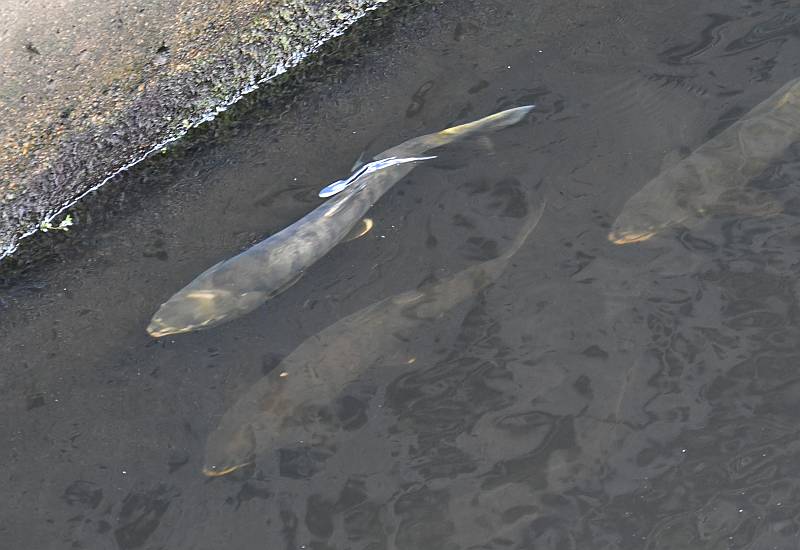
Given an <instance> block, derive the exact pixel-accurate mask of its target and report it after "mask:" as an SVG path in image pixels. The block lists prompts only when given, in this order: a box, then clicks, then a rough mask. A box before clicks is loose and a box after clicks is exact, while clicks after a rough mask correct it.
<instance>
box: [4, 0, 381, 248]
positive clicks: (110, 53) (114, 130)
mask: <svg viewBox="0 0 800 550" xmlns="http://www.w3.org/2000/svg"><path fill="white" fill-rule="evenodd" d="M387 1H388V0H282V1H281V0H181V1H179V2H177V3H176V2H174V1H171V0H145V1H143V2H137V3H135V4H130V3H128V2H123V1H122V0H102V1H101V0H82V1H81V2H74V1H68V0H61V1H59V0H30V1H29V2H27V3H11V4H8V5H5V6H0V20H2V21H7V22H10V25H8V26H7V28H6V29H5V30H4V31H0V70H2V80H0V120H2V127H0V136H2V137H1V138H0V139H1V142H2V144H3V146H2V148H0V258H2V257H5V256H7V255H8V254H10V253H11V252H13V251H14V250H15V249H16V247H17V246H18V244H19V241H20V239H22V238H24V237H25V236H27V235H30V234H32V233H33V232H35V231H37V229H38V228H40V227H41V226H42V225H43V224H48V223H53V224H57V223H58V221H59V220H58V216H59V215H62V214H63V213H64V211H65V210H66V209H67V208H68V207H69V206H70V205H72V204H74V203H75V202H76V201H78V200H80V198H82V197H83V196H85V195H86V194H87V193H89V192H91V191H92V190H94V189H96V188H97V187H99V186H101V185H103V184H104V183H106V182H108V181H109V180H110V179H111V178H113V176H114V175H115V174H116V173H118V172H119V171H121V170H124V169H125V168H126V167H129V166H130V165H131V164H134V163H136V162H138V161H140V160H142V159H143V158H145V157H147V156H148V155H149V154H151V153H152V152H154V151H157V150H158V149H159V148H161V147H162V146H163V145H164V144H166V143H168V142H170V141H172V140H174V139H177V138H179V137H180V136H182V135H183V134H184V133H185V132H186V131H187V130H188V129H190V128H192V127H194V126H197V125H199V124H201V123H203V122H205V121H207V120H210V119H212V118H213V117H214V116H215V115H216V114H218V113H219V112H220V111H222V110H224V109H226V108H227V107H228V106H230V105H231V104H232V103H235V102H236V101H237V100H238V99H239V98H240V97H242V95H243V94H246V93H248V92H249V91H252V90H253V89H255V88H256V87H257V86H258V84H259V83H262V82H264V81H266V80H269V79H270V78H272V77H274V76H275V75H277V74H280V73H282V72H284V71H285V70H286V69H287V68H289V67H291V66H293V65H296V64H297V63H299V62H300V61H301V60H302V59H303V58H304V57H306V56H307V55H309V54H310V53H313V52H314V51H315V50H316V49H318V48H319V47H320V46H321V45H322V44H323V43H325V42H326V41H327V40H328V39H330V38H333V37H335V36H338V35H339V34H341V33H342V32H344V31H345V30H346V29H347V28H348V27H349V26H350V25H352V24H353V23H354V22H355V21H357V20H358V19H359V18H361V17H362V16H363V15H364V14H365V13H367V12H368V11H369V10H371V9H374V8H376V7H377V6H379V5H381V4H385V3H387Z"/></svg>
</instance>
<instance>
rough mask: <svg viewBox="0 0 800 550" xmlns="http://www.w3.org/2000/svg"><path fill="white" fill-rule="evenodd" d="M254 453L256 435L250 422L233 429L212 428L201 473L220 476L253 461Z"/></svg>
mask: <svg viewBox="0 0 800 550" xmlns="http://www.w3.org/2000/svg"><path fill="white" fill-rule="evenodd" d="M255 455H256V437H255V433H254V432H253V427H252V426H251V425H250V424H244V425H241V426H237V427H235V428H233V429H224V428H223V427H220V428H217V429H216V430H214V431H213V432H212V433H211V435H210V436H209V437H208V442H207V443H206V456H205V461H204V462H203V474H204V475H206V476H208V477H221V476H225V475H228V474H231V473H233V472H235V471H236V470H239V469H240V468H244V467H245V466H248V465H250V464H252V463H253V460H255Z"/></svg>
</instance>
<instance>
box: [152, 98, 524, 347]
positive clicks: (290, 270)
mask: <svg viewBox="0 0 800 550" xmlns="http://www.w3.org/2000/svg"><path fill="white" fill-rule="evenodd" d="M532 109H533V105H526V106H523V107H516V108H514V109H508V110H505V111H501V112H498V113H495V114H493V115H489V116H487V117H484V118H482V119H480V120H476V121H474V122H469V123H466V124H461V125H459V126H454V127H452V128H447V129H445V130H442V131H440V132H436V133H433V134H427V135H424V136H420V137H416V138H413V139H410V140H408V141H405V142H403V143H401V144H400V145H397V146H395V147H392V148H390V149H387V150H386V151H384V152H383V153H380V154H378V155H376V156H375V160H378V161H380V160H385V159H391V158H406V157H409V156H417V155H420V154H422V153H424V152H425V151H427V150H429V149H433V148H435V147H440V146H442V145H447V144H449V143H452V142H454V141H456V140H459V139H463V138H466V137H468V136H472V135H476V134H481V133H484V132H491V131H495V130H500V129H502V128H506V127H508V126H512V125H514V124H517V123H519V122H521V121H522V120H523V119H524V118H525V116H526V115H527V114H528V113H529V112H530V111H531V110H532ZM414 165H415V163H413V162H409V163H400V164H393V165H390V166H386V167H384V168H382V169H380V170H376V171H373V172H370V173H367V174H365V175H363V176H361V177H360V178H358V181H357V183H356V184H354V185H351V186H349V187H347V188H346V189H345V190H343V191H342V192H341V193H339V194H337V195H336V196H334V197H332V198H330V199H328V200H327V201H326V202H324V203H322V204H321V205H320V206H318V207H317V208H315V209H314V210H312V211H311V212H309V213H308V214H306V215H305V216H304V217H302V218H301V219H300V220H298V221H296V222H295V223H293V224H292V225H290V226H288V227H286V228H285V229H283V230H281V231H279V232H277V233H275V234H274V235H272V236H270V237H268V238H267V239H264V240H263V241H261V242H259V243H257V244H255V245H253V246H251V247H250V248H248V249H247V250H245V251H244V252H242V253H240V254H238V255H236V256H234V257H232V258H229V259H227V260H223V261H221V262H219V263H217V264H216V265H214V266H212V267H210V268H208V269H207V270H206V271H204V272H203V273H201V274H200V275H198V276H197V277H196V278H195V279H194V280H193V281H191V282H190V283H189V284H188V285H186V286H185V287H184V288H182V289H181V290H179V291H178V292H177V293H176V294H175V295H174V296H172V297H171V298H169V299H168V300H167V301H166V302H164V303H163V304H161V306H160V307H159V309H158V310H157V311H156V313H155V314H154V315H153V317H152V319H151V321H150V324H149V325H148V326H147V332H148V334H150V335H151V336H152V337H154V338H161V337H163V336H167V335H171V334H181V333H186V332H192V331H196V330H202V329H207V328H210V327H213V326H217V325H219V324H221V323H225V322H228V321H231V320H233V319H236V318H238V317H241V316H242V315H245V314H247V313H249V312H251V311H253V310H254V309H256V308H258V307H260V306H261V305H262V304H264V303H265V302H266V301H267V300H269V299H271V298H273V297H275V296H277V295H278V294H280V293H281V292H283V291H285V290H286V289H287V288H289V287H291V286H292V285H293V284H294V283H296V282H297V281H298V280H299V279H300V277H302V275H303V274H304V273H305V272H306V270H308V268H309V267H311V266H312V265H313V264H314V263H315V262H317V261H318V260H319V259H320V258H322V257H323V256H325V255H326V254H327V253H328V252H329V251H330V250H331V249H332V248H333V247H334V246H336V245H337V244H339V243H340V242H342V241H343V240H344V239H345V238H346V237H347V236H348V235H349V234H350V232H351V231H352V230H353V228H354V227H355V226H356V224H358V223H359V221H360V220H361V218H362V217H363V216H364V214H365V213H366V212H367V211H368V210H369V209H370V208H372V206H373V205H374V204H375V202H376V201H377V200H378V199H379V198H380V197H381V196H382V195H383V194H384V193H386V192H387V191H388V190H389V189H390V188H391V187H392V186H393V185H394V184H395V183H397V182H398V181H399V180H400V179H402V178H403V177H405V176H406V175H407V174H408V173H409V172H410V171H411V170H412V169H413V168H414Z"/></svg>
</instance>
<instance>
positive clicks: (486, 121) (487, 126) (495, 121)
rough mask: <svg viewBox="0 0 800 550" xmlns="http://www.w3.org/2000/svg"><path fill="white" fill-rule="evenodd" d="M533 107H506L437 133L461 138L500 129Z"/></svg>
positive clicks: (512, 122)
mask: <svg viewBox="0 0 800 550" xmlns="http://www.w3.org/2000/svg"><path fill="white" fill-rule="evenodd" d="M534 107H535V106H534V105H524V106H522V107H515V108H513V109H506V110H505V111H500V112H499V113H494V114H493V115H489V116H487V117H483V118H481V119H478V120H475V121H473V122H467V123H466V124H461V125H459V126H453V127H452V128H447V129H446V130H442V131H441V132H439V134H440V135H445V136H456V137H459V138H462V137H466V136H468V135H470V134H474V133H475V132H493V131H495V130H501V129H503V128H507V127H509V126H513V125H514V124H517V123H519V122H521V121H522V119H524V118H525V116H527V114H528V113H530V112H531V111H532V110H533V108H534Z"/></svg>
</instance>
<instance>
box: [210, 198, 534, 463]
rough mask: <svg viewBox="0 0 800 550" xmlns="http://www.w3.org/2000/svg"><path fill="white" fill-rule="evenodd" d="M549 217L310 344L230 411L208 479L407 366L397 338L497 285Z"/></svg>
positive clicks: (214, 438) (213, 446)
mask: <svg viewBox="0 0 800 550" xmlns="http://www.w3.org/2000/svg"><path fill="white" fill-rule="evenodd" d="M543 211H544V202H543V201H542V202H539V204H538V206H537V208H535V209H532V210H531V213H530V215H529V218H528V220H527V221H526V222H525V225H524V227H523V228H522V230H521V231H520V232H519V233H518V234H517V236H516V237H515V238H514V240H513V242H512V243H511V244H510V246H509V247H508V249H507V250H506V251H505V252H504V253H503V254H502V255H500V256H498V257H496V258H494V259H492V260H488V261H485V262H482V263H480V264H477V265H474V266H472V267H469V268H467V269H465V270H463V271H461V272H459V273H457V274H456V275H453V276H452V277H449V278H447V279H445V280H442V281H440V282H437V283H434V284H431V285H430V286H429V287H427V288H426V289H424V290H412V291H408V292H403V293H401V294H398V295H396V296H392V297H389V298H386V299H384V300H381V301H379V302H376V303H374V304H372V305H370V306H368V307H366V308H364V309H362V310H360V311H357V312H356V313H353V314H351V315H349V316H347V317H344V318H342V319H340V320H339V321H337V322H335V323H334V324H332V325H330V326H328V327H327V328H325V329H324V330H322V331H321V332H319V333H317V334H316V335H314V336H312V337H310V338H308V339H307V340H305V341H304V342H303V343H302V344H300V346H299V347H297V349H295V350H294V351H293V352H292V353H291V354H289V355H288V356H287V357H286V358H285V359H284V360H283V361H282V362H281V364H279V365H278V366H277V367H276V368H275V369H274V370H273V371H272V372H270V374H268V375H266V376H264V377H263V378H261V380H259V381H258V382H256V384H255V385H254V386H253V387H252V388H250V390H248V391H247V392H246V393H245V394H244V395H243V396H242V397H241V398H240V399H239V400H238V401H237V402H236V403H234V405H233V406H232V407H231V408H230V409H229V410H228V411H226V412H225V414H224V415H223V416H222V418H221V419H220V422H219V425H218V426H217V428H216V429H215V430H214V431H213V432H212V433H211V434H210V435H209V437H208V441H207V443H206V456H205V462H204V466H203V473H204V474H205V475H207V476H210V477H217V476H222V475H226V474H229V473H231V472H234V471H236V470H238V469H239V468H241V467H243V466H246V465H248V464H251V463H252V462H253V461H254V460H255V457H256V456H258V455H260V454H262V453H264V452H266V451H267V450H269V449H275V448H280V446H281V445H282V444H286V443H289V442H290V441H289V437H290V436H289V435H287V434H288V433H296V430H295V428H297V427H298V422H301V420H299V419H300V418H301V417H302V415H303V411H304V410H307V409H308V407H309V406H314V405H326V404H330V403H331V402H332V401H333V400H334V399H335V398H336V397H337V396H338V395H339V394H340V393H341V391H342V390H343V389H344V388H345V387H346V386H347V385H348V384H349V383H350V382H352V381H354V380H355V379H357V378H358V377H359V376H360V375H361V373H362V372H363V371H364V370H366V369H368V368H369V367H370V366H372V365H373V364H375V363H376V362H378V361H381V362H383V363H392V362H394V361H397V362H399V363H401V364H407V363H408V355H407V354H404V352H405V351H406V349H405V348H406V346H407V344H406V342H404V341H403V340H402V338H399V337H398V335H402V334H403V333H407V332H408V331H409V330H413V329H414V328H416V327H418V326H419V325H420V324H422V323H425V322H431V321H433V320H435V319H436V318H437V317H439V316H440V315H442V314H444V313H445V312H447V311H448V310H450V309H452V308H454V307H456V306H457V305H458V304H460V303H461V302H463V301H465V300H466V299H468V298H469V297H470V296H473V295H475V294H476V293H477V292H479V291H480V290H481V289H483V288H485V287H487V286H489V285H490V284H492V283H493V282H494V281H496V280H497V279H498V278H499V277H500V275H501V274H502V273H503V271H504V270H505V268H506V266H507V265H508V262H509V261H510V260H511V258H512V257H513V256H514V254H515V253H516V252H517V251H518V250H519V249H520V247H521V246H522V245H523V243H524V242H525V240H526V239H527V238H528V236H529V235H530V233H531V232H532V231H533V229H534V228H535V227H536V225H537V224H538V223H539V220H540V219H541V216H542V212H543ZM300 427H301V426H300ZM301 428H302V427H301ZM301 431H303V430H301Z"/></svg>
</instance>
